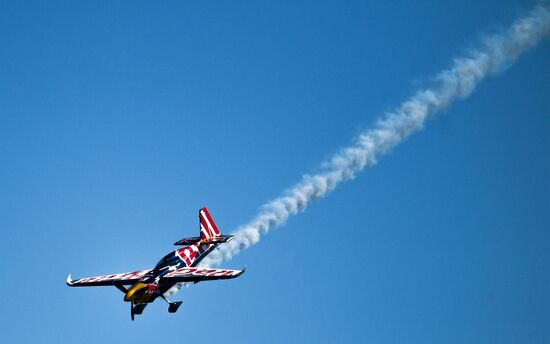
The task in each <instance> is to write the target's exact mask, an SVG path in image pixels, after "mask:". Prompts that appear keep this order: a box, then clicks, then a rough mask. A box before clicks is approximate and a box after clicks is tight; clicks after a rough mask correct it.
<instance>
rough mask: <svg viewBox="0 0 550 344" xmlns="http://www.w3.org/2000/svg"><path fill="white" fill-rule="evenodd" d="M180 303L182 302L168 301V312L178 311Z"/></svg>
mask: <svg viewBox="0 0 550 344" xmlns="http://www.w3.org/2000/svg"><path fill="white" fill-rule="evenodd" d="M181 303H182V302H181V301H176V302H170V303H169V304H168V312H170V313H176V312H177V311H178V308H180V306H181Z"/></svg>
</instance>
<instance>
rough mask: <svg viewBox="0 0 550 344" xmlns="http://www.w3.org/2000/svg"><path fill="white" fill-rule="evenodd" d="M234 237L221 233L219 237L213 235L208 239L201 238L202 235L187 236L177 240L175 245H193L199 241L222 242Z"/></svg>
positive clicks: (208, 242) (207, 242)
mask: <svg viewBox="0 0 550 344" xmlns="http://www.w3.org/2000/svg"><path fill="white" fill-rule="evenodd" d="M232 238H233V235H220V236H217V237H211V238H209V239H206V240H201V237H193V238H185V239H181V240H179V241H176V242H175V243H174V245H193V244H195V243H197V242H199V241H200V242H201V244H221V243H223V242H228V241H229V240H231V239H232Z"/></svg>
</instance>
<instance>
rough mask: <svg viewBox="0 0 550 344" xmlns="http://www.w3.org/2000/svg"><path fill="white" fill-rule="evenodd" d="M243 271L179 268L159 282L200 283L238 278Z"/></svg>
mask: <svg viewBox="0 0 550 344" xmlns="http://www.w3.org/2000/svg"><path fill="white" fill-rule="evenodd" d="M244 271H245V269H242V270H229V269H208V268H181V269H178V270H175V271H172V272H170V273H168V274H166V275H164V276H163V277H162V278H161V282H170V283H177V282H200V281H211V280H220V279H229V278H235V277H239V276H240V275H241V274H242V273H243V272H244Z"/></svg>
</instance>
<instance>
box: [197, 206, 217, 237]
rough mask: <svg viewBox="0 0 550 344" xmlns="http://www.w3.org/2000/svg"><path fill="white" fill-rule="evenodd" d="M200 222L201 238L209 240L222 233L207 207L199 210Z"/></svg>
mask: <svg viewBox="0 0 550 344" xmlns="http://www.w3.org/2000/svg"><path fill="white" fill-rule="evenodd" d="M199 224H200V228H201V239H202V240H208V239H210V238H214V237H217V236H219V235H220V230H219V229H218V226H216V223H215V222H214V220H213V219H212V216H211V215H210V212H209V211H208V209H207V208H206V207H204V208H202V209H201V210H199Z"/></svg>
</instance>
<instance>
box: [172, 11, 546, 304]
mask: <svg viewBox="0 0 550 344" xmlns="http://www.w3.org/2000/svg"><path fill="white" fill-rule="evenodd" d="M548 34H550V6H549V5H548V4H547V3H545V4H544V5H538V6H536V7H535V8H534V9H533V10H532V11H531V12H530V13H529V14H528V15H527V16H525V17H523V18H520V19H518V20H516V21H515V22H514V23H513V24H512V25H511V26H510V27H509V28H508V29H507V30H505V31H503V32H502V33H499V34H494V35H491V36H488V37H486V38H485V39H483V40H482V42H481V44H480V46H479V48H478V49H474V50H472V51H471V52H470V53H469V54H468V55H467V56H464V57H460V58H457V59H455V60H454V61H453V63H452V66H451V68H449V69H447V70H444V71H442V72H441V73H439V74H438V75H437V76H436V77H435V82H434V85H433V86H432V87H429V88H426V89H421V90H419V91H417V92H416V93H415V94H414V95H413V96H412V97H410V98H409V99H407V100H406V101H405V102H403V103H402V104H401V105H400V106H399V107H398V108H397V109H396V110H394V111H392V112H389V113H386V114H385V115H384V116H383V117H382V118H381V119H380V120H379V121H378V122H377V123H376V124H375V125H374V127H373V128H372V129H370V130H367V131H365V132H363V133H361V134H360V135H359V137H357V138H356V139H355V141H354V143H353V144H352V145H351V146H349V147H347V148H344V149H342V150H341V151H340V152H339V153H338V154H336V155H335V156H334V157H333V158H332V159H331V160H329V161H327V162H326V163H324V164H323V169H322V171H321V172H320V173H318V174H315V175H311V176H310V175H305V176H304V177H303V178H302V180H301V181H300V182H299V183H298V184H296V185H294V186H293V187H291V188H290V189H289V190H288V191H287V192H285V193H284V194H283V195H282V196H280V197H278V198H275V199H274V200H272V201H270V202H268V203H266V204H264V205H263V206H262V209H261V211H260V213H259V214H258V215H257V216H256V217H255V218H253V219H252V221H250V222H249V223H248V224H246V225H244V226H242V227H240V228H239V229H238V230H237V231H236V232H235V233H234V234H235V237H234V238H233V240H231V241H230V242H228V243H225V244H222V245H220V246H219V247H218V249H217V250H215V251H213V252H212V253H210V254H209V255H208V257H206V258H205V259H204V260H203V261H202V262H201V263H200V265H201V266H217V265H219V264H220V263H221V262H222V260H227V259H231V258H232V257H233V256H234V255H236V254H238V253H239V252H241V251H242V250H245V249H247V248H248V247H250V246H252V245H254V244H256V243H257V242H258V241H259V240H260V237H261V236H262V235H263V234H266V233H268V232H269V230H270V229H272V228H274V227H277V226H280V225H282V224H284V223H285V222H286V220H287V219H288V218H289V217H290V216H291V215H296V214H297V213H299V212H302V211H304V209H306V207H307V206H308V204H309V203H310V202H311V201H314V200H316V199H319V198H322V197H324V196H326V195H327V194H328V193H329V192H331V191H332V190H334V188H336V186H338V184H340V183H342V182H345V181H348V180H350V179H353V178H354V177H355V175H356V174H357V173H358V172H360V171H362V170H364V169H365V168H367V167H370V166H373V165H374V164H376V162H377V160H376V158H377V157H378V156H380V155H384V154H385V153H387V152H388V151H389V150H390V149H392V148H393V147H394V146H396V145H397V144H399V143H400V142H401V141H403V140H404V139H405V138H407V137H408V136H409V135H410V134H412V133H413V132H415V131H417V130H420V129H421V128H422V126H423V125H424V122H425V121H426V119H428V118H430V117H432V116H433V115H435V114H437V113H438V112H440V111H442V110H443V109H445V108H447V107H449V106H450V105H451V104H452V102H453V101H455V100H457V99H463V98H466V97H467V96H468V95H469V94H470V93H471V92H472V91H473V90H474V88H475V87H476V86H477V84H479V83H480V82H481V81H482V80H483V79H484V78H485V77H487V76H490V75H494V74H495V73H498V72H500V71H502V70H503V69H505V68H506V67H508V66H510V65H512V64H513V63H514V62H515V60H516V59H517V58H518V57H519V55H521V54H522V53H523V52H525V51H526V50H527V49H529V48H531V47H532V46H534V45H535V44H536V43H537V42H538V41H539V40H541V39H542V38H544V37H545V36H547V35H548ZM182 286H183V284H178V285H176V286H174V288H172V289H171V290H169V291H168V292H167V294H168V295H171V294H173V293H175V292H176V291H177V290H179V289H180V288H181V287H182Z"/></svg>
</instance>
